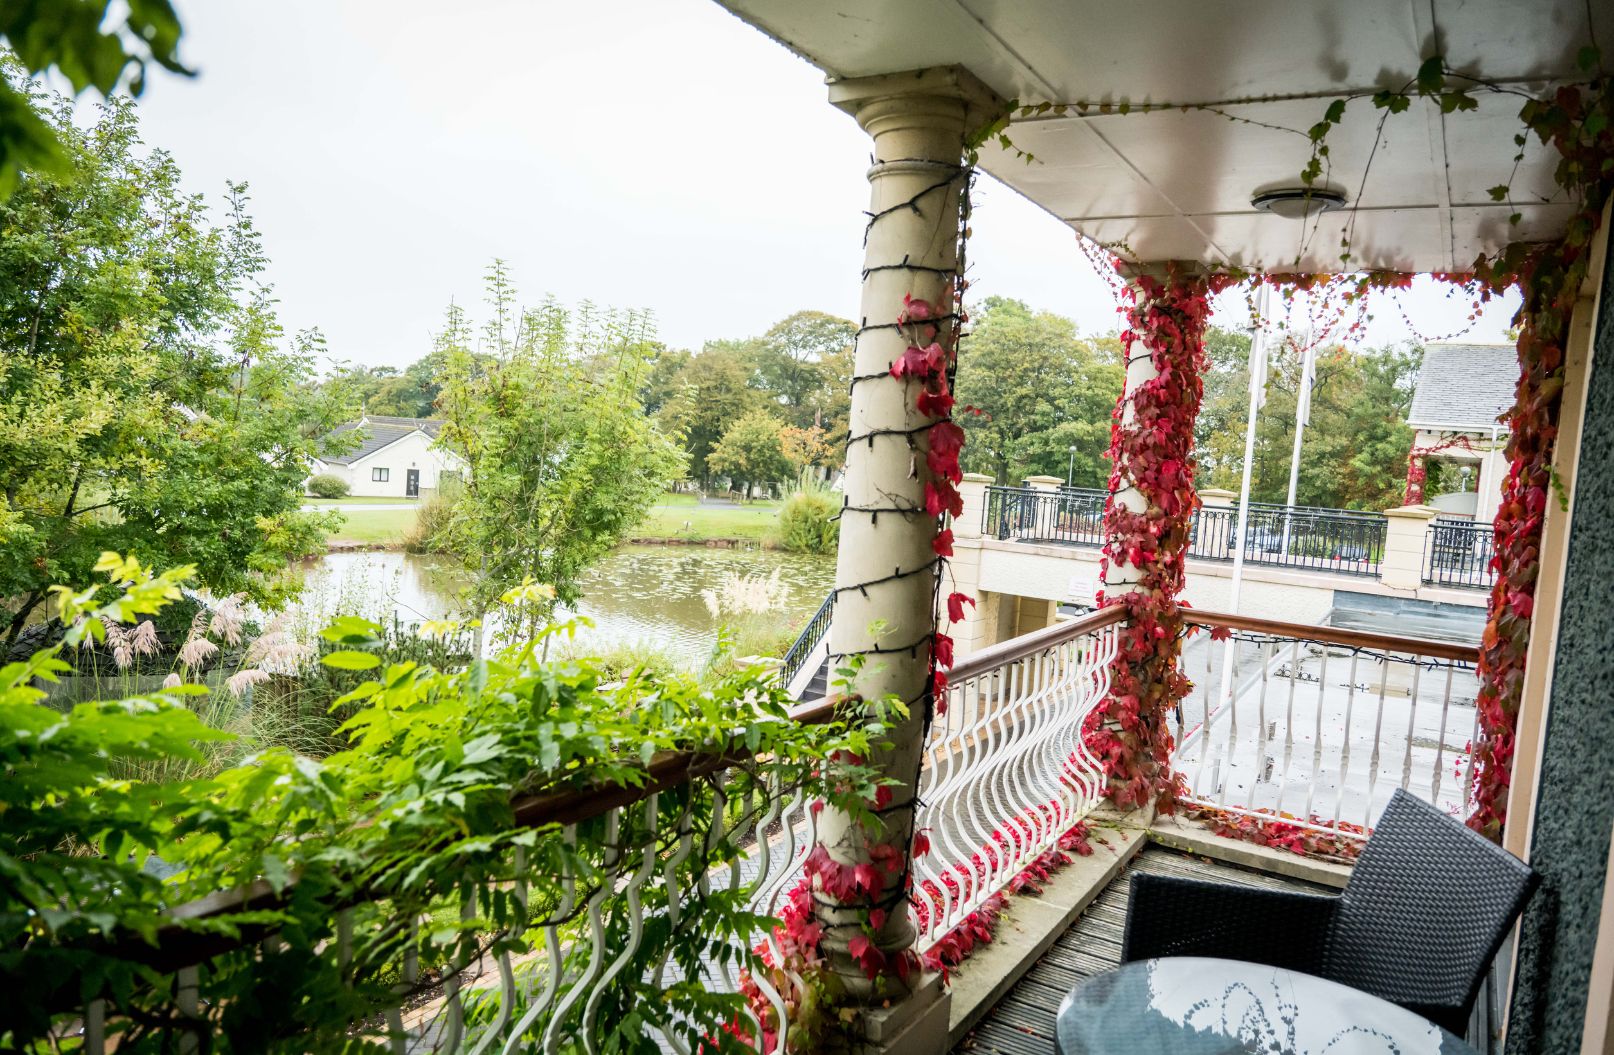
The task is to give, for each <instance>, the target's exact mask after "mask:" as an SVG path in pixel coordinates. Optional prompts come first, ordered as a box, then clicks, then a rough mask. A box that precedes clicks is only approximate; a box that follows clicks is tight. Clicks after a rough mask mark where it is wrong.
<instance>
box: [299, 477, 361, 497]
mask: <svg viewBox="0 0 1614 1055" xmlns="http://www.w3.org/2000/svg"><path fill="white" fill-rule="evenodd" d="M351 491H352V488H350V487H349V486H348V484H347V481H346V480H344V479H342V478H341V477H340V476H336V475H334V474H332V473H320V474H319V475H318V476H310V477H309V478H308V493H309V494H311V495H313V496H314V497H315V498H346V497H347V496H348V494H349V493H350V492H351Z"/></svg>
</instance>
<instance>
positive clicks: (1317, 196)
mask: <svg viewBox="0 0 1614 1055" xmlns="http://www.w3.org/2000/svg"><path fill="white" fill-rule="evenodd" d="M1250 204H1251V205H1253V206H1255V207H1256V208H1257V209H1260V210H1261V211H1262V212H1269V213H1272V214H1273V215H1274V216H1282V217H1283V218H1284V219H1286V220H1304V219H1306V218H1307V217H1309V216H1314V215H1316V214H1317V213H1321V212H1333V211H1334V210H1335V209H1338V208H1341V207H1342V206H1344V204H1345V195H1343V194H1341V193H1340V192H1339V191H1337V190H1329V189H1328V188H1326V187H1282V188H1279V189H1278V190H1267V191H1262V192H1261V193H1260V194H1257V195H1256V196H1255V197H1253V198H1251V199H1250Z"/></svg>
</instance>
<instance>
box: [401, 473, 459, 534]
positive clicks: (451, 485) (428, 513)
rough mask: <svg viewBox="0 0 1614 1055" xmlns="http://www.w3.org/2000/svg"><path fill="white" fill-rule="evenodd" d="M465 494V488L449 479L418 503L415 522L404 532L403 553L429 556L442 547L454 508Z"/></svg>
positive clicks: (456, 481)
mask: <svg viewBox="0 0 1614 1055" xmlns="http://www.w3.org/2000/svg"><path fill="white" fill-rule="evenodd" d="M464 492H465V485H464V484H462V483H460V482H459V481H458V480H455V479H453V478H452V477H450V478H447V479H444V480H442V482H441V483H439V484H438V487H437V490H435V491H433V492H432V493H431V495H430V496H429V497H427V498H426V499H425V500H424V501H422V502H421V503H420V506H419V507H418V508H417V509H416V511H415V522H414V523H413V524H411V525H410V526H409V527H407V528H405V529H404V550H405V551H406V552H408V553H430V552H432V551H433V550H436V549H440V548H441V547H442V539H443V537H444V534H443V530H444V529H445V528H447V527H448V523H449V520H450V519H452V518H453V516H454V504H455V503H456V502H458V501H459V499H460V495H462V494H463V493H464Z"/></svg>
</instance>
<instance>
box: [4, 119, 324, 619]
mask: <svg viewBox="0 0 1614 1055" xmlns="http://www.w3.org/2000/svg"><path fill="white" fill-rule="evenodd" d="M45 117H46V119H47V120H49V121H50V122H51V123H52V125H53V126H54V128H55V130H56V131H55V134H56V135H58V136H59V137H60V138H61V140H62V142H63V143H64V144H65V147H64V150H65V152H66V157H67V171H66V174H65V175H61V176H55V175H45V174H39V173H29V174H26V175H25V176H24V177H23V179H22V182H21V184H20V185H19V187H18V189H17V191H16V192H15V193H14V194H13V195H12V196H11V197H10V198H9V199H7V200H6V201H5V202H3V203H0V487H3V491H0V598H4V602H3V603H4V616H5V627H4V632H5V634H6V636H7V640H8V641H9V640H14V639H15V637H16V635H17V633H18V632H19V631H20V630H21V628H22V627H23V625H24V624H25V623H26V622H27V620H28V618H29V617H30V615H32V613H33V612H34V610H35V609H36V608H37V607H38V606H39V604H40V602H41V601H42V600H43V598H44V597H45V595H46V591H47V590H48V588H49V587H50V586H51V585H52V584H53V583H60V582H82V581H86V580H87V579H88V578H89V575H90V571H91V569H92V567H93V566H94V564H95V562H96V560H97V558H98V557H99V555H100V553H101V552H102V551H105V550H117V551H120V552H123V553H128V554H132V555H135V556H138V557H139V558H140V559H141V560H142V561H145V562H146V563H148V564H155V565H157V566H160V567H171V566H174V565H179V564H195V565H196V566H197V577H198V579H199V581H200V584H201V585H203V586H207V587H210V588H212V589H213V590H215V591H216V592H222V593H229V592H233V591H237V590H243V591H246V592H248V593H249V594H250V595H252V596H253V597H254V598H256V599H258V600H260V601H264V602H268V603H273V602H275V601H277V600H278V599H280V598H281V597H283V596H284V595H285V592H286V589H287V587H288V584H287V583H285V582H283V581H277V580H279V579H280V578H281V576H280V573H281V572H282V571H283V570H284V569H285V565H286V557H287V556H288V553H287V552H286V551H285V546H286V545H287V544H290V543H289V540H297V541H296V542H295V546H296V547H297V548H299V549H301V548H304V547H306V545H307V540H308V539H309V538H310V537H311V535H313V536H314V537H317V532H312V533H311V532H310V531H309V530H307V529H308V527H309V524H307V523H303V521H307V519H308V516H307V515H306V514H302V513H299V511H298V510H299V506H300V504H301V502H302V497H301V494H302V488H301V485H302V481H303V479H304V477H306V475H307V472H308V463H309V459H310V457H311V456H312V455H313V454H314V453H315V452H316V449H317V448H318V445H319V440H318V439H317V437H319V436H321V435H323V434H324V433H325V432H327V431H328V430H329V428H330V427H331V426H332V425H334V424H335V423H336V422H337V421H338V420H339V419H340V417H341V411H342V408H341V407H340V406H339V405H337V404H336V403H334V402H333V401H331V400H329V399H326V398H309V397H308V395H307V391H306V390H307V389H308V388H309V387H310V386H311V382H312V380H313V365H314V349H315V348H316V347H317V346H318V336H317V334H314V333H309V334H304V335H300V336H299V338H298V339H297V340H295V341H293V342H292V344H291V346H290V347H289V348H288V347H285V341H284V335H283V334H282V333H281V330H280V326H279V324H278V322H277V321H276V320H275V316H274V311H273V303H274V302H273V299H272V295H271V291H270V290H269V289H268V288H267V287H265V286H263V285H262V284H261V283H260V282H259V281H258V279H257V275H258V273H259V272H260V271H261V270H262V268H263V266H264V258H263V254H262V250H261V248H260V246H259V239H258V233H257V231H256V230H255V229H254V227H253V225H252V221H251V218H250V217H249V216H248V214H247V211H246V203H247V198H246V194H245V187H244V186H243V185H236V186H232V187H231V188H230V199H229V203H228V205H229V207H228V215H227V217H226V219H225V221H224V222H223V223H222V224H215V223H214V222H213V221H212V220H211V219H210V216H209V212H208V208H207V205H206V203H205V201H204V200H203V199H202V198H200V197H198V196H187V195H185V194H183V193H181V191H180V189H179V187H180V173H179V168H178V166H177V165H176V164H175V162H174V160H173V159H172V158H171V157H169V156H168V155H166V154H164V153H162V152H161V151H152V152H149V153H142V152H141V151H140V149H139V147H140V140H139V135H138V129H137V126H136V119H135V112H134V106H133V104H132V103H130V102H128V101H127V100H113V101H112V102H109V103H108V104H107V105H106V106H104V107H103V108H102V110H101V113H100V117H99V119H98V120H97V121H96V122H95V123H94V125H92V126H91V127H89V128H86V129H79V128H76V127H75V126H74V125H73V123H72V121H71V112H70V106H69V104H68V103H67V102H66V101H65V100H60V99H58V100H56V102H55V105H54V109H53V110H51V111H49V112H47V113H46V115H45Z"/></svg>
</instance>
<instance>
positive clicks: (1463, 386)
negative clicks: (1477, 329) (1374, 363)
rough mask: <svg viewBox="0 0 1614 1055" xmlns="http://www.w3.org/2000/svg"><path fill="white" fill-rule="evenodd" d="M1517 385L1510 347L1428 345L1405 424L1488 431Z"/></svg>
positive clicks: (1510, 401) (1514, 357) (1514, 356)
mask: <svg viewBox="0 0 1614 1055" xmlns="http://www.w3.org/2000/svg"><path fill="white" fill-rule="evenodd" d="M1518 382H1519V357H1518V352H1517V350H1516V349H1515V348H1514V347H1513V346H1512V345H1511V344H1431V345H1428V346H1427V347H1425V348H1424V351H1423V367H1422V369H1420V370H1419V371H1418V387H1417V388H1416V389H1415V390H1414V391H1413V394H1412V409H1411V410H1409V411H1408V412H1407V424H1409V425H1412V426H1414V427H1422V428H1426V429H1436V430H1444V431H1449V432H1488V431H1490V429H1491V426H1493V425H1496V423H1497V420H1496V419H1497V418H1498V417H1499V416H1500V415H1501V414H1502V412H1503V411H1505V410H1507V409H1508V408H1509V407H1511V406H1512V405H1513V398H1514V388H1515V387H1516V386H1517V385H1518Z"/></svg>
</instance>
